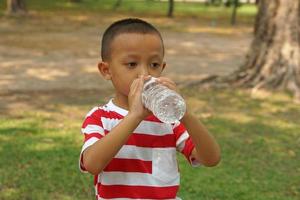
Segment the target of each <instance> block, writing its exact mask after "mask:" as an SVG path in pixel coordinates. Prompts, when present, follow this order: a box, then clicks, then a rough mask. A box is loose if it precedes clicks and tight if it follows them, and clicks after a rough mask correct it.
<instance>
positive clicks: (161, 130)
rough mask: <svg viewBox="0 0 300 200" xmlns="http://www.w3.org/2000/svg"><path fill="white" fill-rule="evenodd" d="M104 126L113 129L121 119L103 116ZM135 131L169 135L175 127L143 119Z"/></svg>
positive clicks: (109, 129)
mask: <svg viewBox="0 0 300 200" xmlns="http://www.w3.org/2000/svg"><path fill="white" fill-rule="evenodd" d="M101 121H102V124H103V128H104V129H105V130H108V131H111V129H112V128H113V127H115V126H116V125H117V124H118V123H120V121H121V119H110V118H105V117H101ZM134 133H138V134H139V133H140V134H147V135H168V134H173V129H172V126H171V125H168V124H164V123H160V122H152V121H142V122H141V123H140V124H139V126H138V127H137V128H136V129H135V130H134Z"/></svg>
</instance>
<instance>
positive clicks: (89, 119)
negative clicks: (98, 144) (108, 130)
mask: <svg viewBox="0 0 300 200" xmlns="http://www.w3.org/2000/svg"><path fill="white" fill-rule="evenodd" d="M87 125H97V126H101V127H103V125H102V122H101V118H96V117H95V116H93V115H91V116H88V117H87V118H85V120H84V122H83V124H82V128H85V127H87Z"/></svg>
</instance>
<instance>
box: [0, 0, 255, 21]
mask: <svg viewBox="0 0 300 200" xmlns="http://www.w3.org/2000/svg"><path fill="white" fill-rule="evenodd" d="M115 2H116V1H112V0H82V2H81V3H70V2H69V0H43V1H40V0H27V8H28V10H35V11H43V12H45V11H51V12H55V11H63V12H73V13H74V12H75V13H76V12H77V13H80V14H82V13H87V12H89V13H98V14H126V15H128V14H130V15H132V16H136V15H141V16H159V17H161V16H165V15H166V13H167V10H168V2H167V1H165V2H160V1H152V0H140V1H136V0H135V1H134V0H124V1H122V4H121V6H120V7H118V8H117V9H113V8H114V4H115ZM4 9H5V3H4V1H2V3H1V4H0V10H2V12H3V11H4ZM256 10H257V9H256V6H254V5H248V4H245V5H243V6H241V7H240V8H239V9H238V21H239V22H251V23H252V21H253V18H254V16H255V14H256ZM231 12H232V8H227V7H224V6H206V5H205V4H202V3H187V2H176V3H175V7H174V15H175V16H176V17H193V18H199V19H203V20H218V21H220V20H226V21H229V19H230V16H231Z"/></svg>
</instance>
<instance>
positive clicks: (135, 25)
mask: <svg viewBox="0 0 300 200" xmlns="http://www.w3.org/2000/svg"><path fill="white" fill-rule="evenodd" d="M122 33H141V34H148V33H150V34H157V35H158V36H159V38H160V40H161V42H162V46H163V51H164V44H163V40H162V37H161V34H160V32H159V31H158V30H157V29H156V28H155V27H154V26H153V25H151V24H150V23H148V22H146V21H144V20H141V19H137V18H127V19H122V20H119V21H116V22H114V23H113V24H111V25H110V26H109V27H108V28H107V29H106V30H105V32H104V34H103V37H102V43H101V57H102V60H103V61H107V60H109V59H110V54H111V49H110V47H111V43H112V41H113V40H114V38H115V37H116V36H118V35H120V34H122Z"/></svg>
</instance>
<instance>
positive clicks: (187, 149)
mask: <svg viewBox="0 0 300 200" xmlns="http://www.w3.org/2000/svg"><path fill="white" fill-rule="evenodd" d="M194 147H195V145H194V143H193V141H192V139H191V138H188V139H187V140H186V141H185V144H184V148H183V150H182V153H183V154H184V156H185V157H186V159H187V160H188V161H189V162H190V158H189V157H190V156H191V154H192V151H193V149H194Z"/></svg>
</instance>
